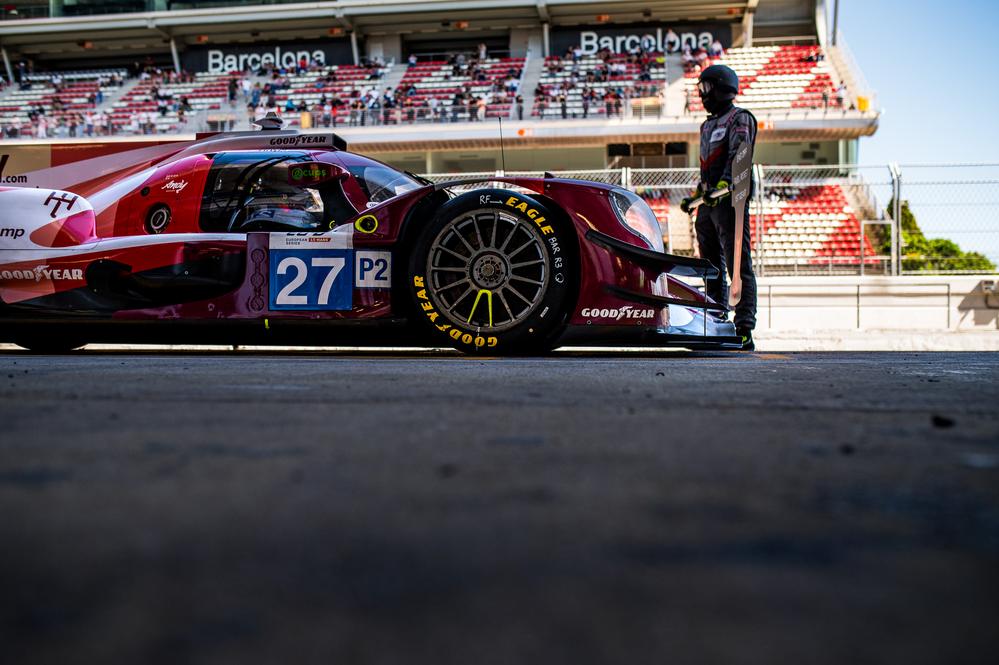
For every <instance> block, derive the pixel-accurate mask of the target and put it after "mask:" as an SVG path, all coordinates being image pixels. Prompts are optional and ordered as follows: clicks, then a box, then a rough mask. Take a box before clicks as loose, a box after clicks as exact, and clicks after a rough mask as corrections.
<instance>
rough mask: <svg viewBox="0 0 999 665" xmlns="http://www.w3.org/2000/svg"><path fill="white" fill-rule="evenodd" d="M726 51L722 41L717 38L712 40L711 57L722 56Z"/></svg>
mask: <svg viewBox="0 0 999 665" xmlns="http://www.w3.org/2000/svg"><path fill="white" fill-rule="evenodd" d="M724 53H725V49H724V48H723V47H722V43H721V42H720V41H718V40H717V39H715V40H714V41H713V42H711V57H712V58H720V57H721V56H722V55H723V54H724Z"/></svg>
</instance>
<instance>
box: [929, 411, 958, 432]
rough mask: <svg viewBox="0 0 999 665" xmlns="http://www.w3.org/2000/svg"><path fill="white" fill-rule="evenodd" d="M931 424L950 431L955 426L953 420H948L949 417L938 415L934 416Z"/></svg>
mask: <svg viewBox="0 0 999 665" xmlns="http://www.w3.org/2000/svg"><path fill="white" fill-rule="evenodd" d="M930 422H932V423H933V426H934V427H936V428H937V429H949V428H951V427H953V426H954V424H955V423H954V419H953V418H948V417H947V416H940V415H937V414H934V415H933V417H932V418H931V419H930Z"/></svg>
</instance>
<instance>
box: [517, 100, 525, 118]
mask: <svg viewBox="0 0 999 665" xmlns="http://www.w3.org/2000/svg"><path fill="white" fill-rule="evenodd" d="M516 104H517V120H523V119H524V96H523V95H517V100H516Z"/></svg>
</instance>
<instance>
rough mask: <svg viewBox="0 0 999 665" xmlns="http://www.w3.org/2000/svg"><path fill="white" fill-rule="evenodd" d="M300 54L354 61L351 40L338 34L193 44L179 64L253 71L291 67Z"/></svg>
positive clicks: (322, 60) (315, 59)
mask: <svg viewBox="0 0 999 665" xmlns="http://www.w3.org/2000/svg"><path fill="white" fill-rule="evenodd" d="M302 58H305V59H306V60H308V61H309V62H310V63H318V64H320V65H350V64H353V63H354V55H353V52H352V51H351V48H350V40H349V39H345V38H338V39H323V40H314V41H296V42H288V43H284V44H274V43H269V44H232V45H226V44H219V45H217V46H192V47H190V48H188V49H187V50H186V51H184V54H183V56H182V64H183V67H184V69H186V70H187V71H189V72H193V73H195V74H198V73H201V72H207V73H209V74H225V73H228V72H232V71H243V70H244V69H250V70H253V71H256V70H258V69H260V68H261V67H264V66H268V65H273V66H276V67H284V68H285V69H294V68H295V66H296V65H297V64H298V62H299V60H301V59H302Z"/></svg>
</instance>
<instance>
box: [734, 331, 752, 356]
mask: <svg viewBox="0 0 999 665" xmlns="http://www.w3.org/2000/svg"><path fill="white" fill-rule="evenodd" d="M735 334H736V335H738V336H739V337H740V338H741V339H742V349H740V350H741V351H755V350H756V343H755V342H753V331H752V330H739V329H736V331H735Z"/></svg>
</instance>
